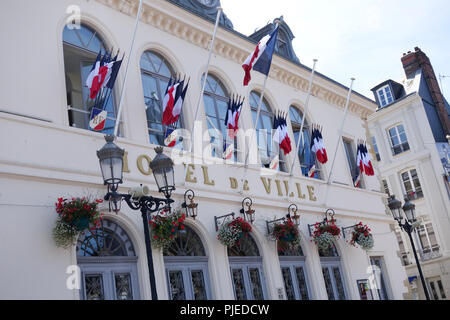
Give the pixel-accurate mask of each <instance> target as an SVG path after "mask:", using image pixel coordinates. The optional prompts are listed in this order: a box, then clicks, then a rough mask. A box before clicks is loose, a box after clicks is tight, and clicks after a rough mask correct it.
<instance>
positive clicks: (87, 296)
mask: <svg viewBox="0 0 450 320" xmlns="http://www.w3.org/2000/svg"><path fill="white" fill-rule="evenodd" d="M137 259H138V257H137V256H136V253H135V250H134V246H133V243H132V241H131V239H130V237H129V236H128V234H127V232H126V231H125V230H124V229H122V228H121V227H120V226H119V225H118V224H116V223H115V222H113V221H110V220H107V219H105V220H103V221H102V222H101V226H100V228H98V229H96V230H93V231H90V230H88V231H86V232H85V233H84V234H83V235H82V236H81V237H80V238H79V240H78V243H77V263H78V266H79V267H80V268H81V274H82V279H81V280H82V281H81V283H82V288H81V292H80V298H81V299H82V300H139V298H140V296H139V284H138V275H137Z"/></svg>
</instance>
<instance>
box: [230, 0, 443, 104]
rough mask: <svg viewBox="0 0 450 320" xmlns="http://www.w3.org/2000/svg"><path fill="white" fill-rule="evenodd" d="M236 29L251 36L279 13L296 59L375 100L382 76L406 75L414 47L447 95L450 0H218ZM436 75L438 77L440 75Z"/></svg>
mask: <svg viewBox="0 0 450 320" xmlns="http://www.w3.org/2000/svg"><path fill="white" fill-rule="evenodd" d="M221 3H222V7H223V8H224V12H225V14H226V15H227V16H228V18H230V20H231V21H232V22H233V24H234V28H235V30H236V31H239V32H241V33H243V34H245V35H250V34H251V33H253V32H254V31H255V29H259V28H261V27H263V26H264V25H266V24H267V23H268V22H269V21H270V22H272V21H273V19H274V18H276V17H279V16H281V15H283V16H284V20H285V21H286V22H287V24H288V25H289V26H290V28H291V30H292V32H293V33H294V35H295V37H296V38H295V39H294V41H293V45H294V50H295V52H296V54H297V56H298V57H299V59H300V61H301V62H302V63H303V64H305V65H307V66H309V67H312V60H313V59H314V58H317V59H319V61H318V63H317V71H319V72H321V73H323V74H325V75H326V76H328V77H330V78H332V79H334V80H336V81H338V82H340V83H342V84H344V85H346V86H349V85H350V78H351V77H355V78H356V81H355V83H354V89H355V90H356V91H358V92H359V93H361V94H364V95H365V96H368V97H370V98H371V99H373V96H372V93H371V91H370V89H371V88H373V87H374V86H375V85H377V84H378V83H380V82H381V81H383V80H386V79H388V78H391V79H393V80H399V79H401V78H402V77H404V72H403V68H402V64H401V61H400V58H401V57H402V55H403V53H406V52H408V51H414V47H416V46H418V47H420V48H421V49H422V51H424V52H425V53H426V54H427V55H428V57H429V58H430V59H431V63H432V65H433V68H434V71H435V73H436V77H438V76H439V74H441V75H447V76H449V78H446V79H443V80H442V87H443V89H444V90H443V91H444V95H445V97H446V98H447V100H450V59H449V58H450V1H448V0H341V1H337V0H314V1H310V0H309V1H305V0H276V1H269V0H252V1H250V0H246V1H244V0H239V1H238V0H222V1H221ZM438 80H439V78H438Z"/></svg>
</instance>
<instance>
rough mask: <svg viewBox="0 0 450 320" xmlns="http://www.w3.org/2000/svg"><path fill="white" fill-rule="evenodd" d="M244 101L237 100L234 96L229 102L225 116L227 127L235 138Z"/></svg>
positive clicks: (232, 137) (229, 133)
mask: <svg viewBox="0 0 450 320" xmlns="http://www.w3.org/2000/svg"><path fill="white" fill-rule="evenodd" d="M243 102H244V101H243V100H242V101H239V100H238V101H236V100H235V99H234V97H233V98H232V99H230V100H229V102H228V110H227V115H226V117H225V127H226V128H227V129H228V135H229V136H230V138H231V139H234V138H235V137H236V135H237V132H238V130H239V117H240V115H241V110H242V104H243Z"/></svg>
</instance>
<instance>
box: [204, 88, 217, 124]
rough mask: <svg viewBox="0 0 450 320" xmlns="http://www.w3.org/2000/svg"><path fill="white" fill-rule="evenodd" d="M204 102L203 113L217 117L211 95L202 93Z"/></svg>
mask: <svg viewBox="0 0 450 320" xmlns="http://www.w3.org/2000/svg"><path fill="white" fill-rule="evenodd" d="M203 99H204V102H205V113H206V114H207V115H208V116H211V117H214V118H215V117H217V114H216V108H215V106H214V99H213V98H212V97H211V96H208V95H206V94H205V95H204V96H203Z"/></svg>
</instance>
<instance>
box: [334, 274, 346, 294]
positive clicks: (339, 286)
mask: <svg viewBox="0 0 450 320" xmlns="http://www.w3.org/2000/svg"><path fill="white" fill-rule="evenodd" d="M333 274H334V280H335V282H336V287H337V291H338V296H339V300H345V292H344V284H343V283H342V278H341V272H340V270H339V268H333Z"/></svg>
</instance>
